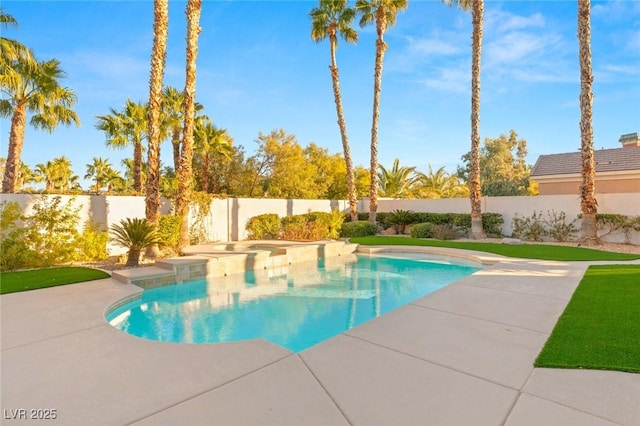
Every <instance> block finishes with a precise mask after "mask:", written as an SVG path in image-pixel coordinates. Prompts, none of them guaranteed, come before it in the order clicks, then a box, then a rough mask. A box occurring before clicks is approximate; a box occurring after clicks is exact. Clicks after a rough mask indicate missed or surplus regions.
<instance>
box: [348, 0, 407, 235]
mask: <svg viewBox="0 0 640 426" xmlns="http://www.w3.org/2000/svg"><path fill="white" fill-rule="evenodd" d="M407 6H408V1H407V0H357V2H356V10H357V11H358V12H359V13H360V14H361V18H360V26H361V27H365V26H367V25H369V24H371V23H373V22H375V24H376V34H377V36H378V38H377V39H376V60H375V67H374V77H373V119H372V121H371V168H370V170H369V173H370V174H371V186H370V188H369V192H370V203H369V222H372V223H376V211H377V210H378V120H379V118H380V92H381V91H382V62H383V60H384V53H385V51H386V50H387V43H386V42H385V41H384V34H385V33H386V31H387V28H388V27H389V26H393V25H394V24H395V22H396V14H397V13H399V12H400V11H402V10H404V9H406V8H407Z"/></svg>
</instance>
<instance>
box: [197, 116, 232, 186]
mask: <svg viewBox="0 0 640 426" xmlns="http://www.w3.org/2000/svg"><path fill="white" fill-rule="evenodd" d="M232 141H233V140H232V138H231V136H230V135H229V133H228V132H227V130H226V129H222V128H218V127H216V126H214V124H213V123H212V122H211V119H210V118H209V117H207V116H206V115H201V116H199V117H197V118H196V123H195V129H194V134H193V142H194V146H195V150H196V152H197V154H198V156H199V157H200V178H201V182H200V184H201V187H202V191H204V192H211V188H210V185H209V175H210V173H211V172H210V171H209V165H210V158H211V155H213V154H215V153H218V154H221V155H222V158H225V159H229V158H231V153H232V145H231V144H232Z"/></svg>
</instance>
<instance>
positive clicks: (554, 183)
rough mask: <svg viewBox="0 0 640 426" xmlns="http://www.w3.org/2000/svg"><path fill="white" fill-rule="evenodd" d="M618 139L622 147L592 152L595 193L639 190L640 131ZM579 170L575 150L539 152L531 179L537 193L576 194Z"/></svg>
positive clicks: (578, 183)
mask: <svg viewBox="0 0 640 426" xmlns="http://www.w3.org/2000/svg"><path fill="white" fill-rule="evenodd" d="M619 142H620V143H621V144H622V148H613V149H600V150H595V151H594V159H595V162H596V182H595V190H596V193H598V194H607V193H616V192H617V193H632V192H637V193H640V133H628V134H625V135H622V136H621V137H620V140H619ZM581 171H582V159H581V156H580V152H579V151H577V152H567V153H563V154H549V155H541V156H540V157H538V161H536V164H535V165H534V166H533V170H532V171H531V179H532V180H534V181H536V182H538V188H539V193H540V195H553V194H578V193H579V190H580V184H581V183H582V175H581Z"/></svg>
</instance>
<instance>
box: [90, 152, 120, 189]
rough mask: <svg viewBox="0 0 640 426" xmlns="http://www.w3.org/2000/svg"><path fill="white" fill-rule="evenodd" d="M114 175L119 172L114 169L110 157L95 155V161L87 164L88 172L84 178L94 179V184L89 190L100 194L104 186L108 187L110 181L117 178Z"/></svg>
mask: <svg viewBox="0 0 640 426" xmlns="http://www.w3.org/2000/svg"><path fill="white" fill-rule="evenodd" d="M114 175H117V172H116V171H115V170H113V167H112V166H111V163H109V160H108V159H104V158H102V157H93V163H91V164H87V173H86V174H85V175H84V178H85V179H92V180H93V182H94V184H93V185H92V186H91V188H90V189H89V190H90V191H92V192H95V193H96V194H100V193H101V192H102V188H103V187H104V186H107V188H108V186H109V184H110V182H112V181H113V179H114V178H115V176H114Z"/></svg>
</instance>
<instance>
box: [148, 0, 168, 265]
mask: <svg viewBox="0 0 640 426" xmlns="http://www.w3.org/2000/svg"><path fill="white" fill-rule="evenodd" d="M153 16H154V20H153V48H152V51H151V75H150V77H149V119H148V133H149V140H148V143H147V184H146V194H145V217H146V219H147V221H148V222H149V224H150V225H151V226H153V227H154V228H155V227H157V226H158V221H159V216H158V215H159V209H160V143H161V142H162V139H163V135H162V133H163V132H162V129H161V125H162V122H161V114H162V100H163V96H162V85H163V78H164V66H165V59H166V52H167V34H168V31H169V0H154V1H153ZM159 253H160V250H159V249H158V245H157V244H152V245H151V246H149V248H148V249H147V255H148V256H149V257H157V256H158V254H159Z"/></svg>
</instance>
